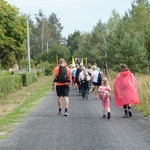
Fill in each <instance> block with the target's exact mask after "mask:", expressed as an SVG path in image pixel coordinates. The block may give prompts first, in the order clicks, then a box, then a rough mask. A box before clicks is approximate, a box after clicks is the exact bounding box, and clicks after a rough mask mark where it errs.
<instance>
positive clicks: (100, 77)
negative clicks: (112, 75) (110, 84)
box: [97, 72, 102, 85]
mask: <svg viewBox="0 0 150 150" xmlns="http://www.w3.org/2000/svg"><path fill="white" fill-rule="evenodd" d="M97 81H98V83H100V85H101V83H102V75H101V73H100V72H99V74H98V78H97Z"/></svg>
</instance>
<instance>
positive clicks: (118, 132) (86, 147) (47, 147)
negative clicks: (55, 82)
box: [0, 89, 150, 150]
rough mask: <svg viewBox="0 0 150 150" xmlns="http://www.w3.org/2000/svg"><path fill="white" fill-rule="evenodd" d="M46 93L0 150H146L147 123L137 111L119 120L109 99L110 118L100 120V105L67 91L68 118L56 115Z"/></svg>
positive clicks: (52, 95)
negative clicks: (68, 95) (68, 99)
mask: <svg viewBox="0 0 150 150" xmlns="http://www.w3.org/2000/svg"><path fill="white" fill-rule="evenodd" d="M57 111H58V109H57V102H56V94H55V92H53V91H50V92H49V93H48V94H47V95H46V96H45V97H44V98H43V100H42V101H41V103H40V105H39V106H38V107H36V108H35V109H34V110H33V111H32V112H31V113H30V114H29V115H28V116H27V117H26V118H25V119H24V120H23V122H22V123H20V124H19V125H18V126H17V127H16V129H15V130H14V131H13V132H12V133H11V134H10V136H9V137H8V138H7V139H4V140H1V141H0V150H149V148H150V122H149V120H148V119H147V118H144V117H143V116H142V115H141V114H140V113H139V112H136V111H135V110H134V111H133V116H132V118H123V117H122V116H123V115H124V113H123V109H122V108H116V107H115V106H114V102H113V100H111V111H112V118H111V119H110V120H107V119H102V111H101V103H100V101H99V100H95V99H94V93H90V95H89V99H82V98H81V96H79V95H78V93H77V92H76V91H75V90H74V89H71V91H70V107H69V113H70V115H69V116H68V117H65V116H63V115H61V116H60V115H57Z"/></svg>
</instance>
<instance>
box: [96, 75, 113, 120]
mask: <svg viewBox="0 0 150 150" xmlns="http://www.w3.org/2000/svg"><path fill="white" fill-rule="evenodd" d="M98 92H99V98H100V99H101V102H102V111H103V117H102V118H106V112H107V119H110V118H111V113H110V94H111V88H110V86H109V85H108V80H107V78H105V77H104V78H103V79H102V85H101V86H100V87H99V89H98Z"/></svg>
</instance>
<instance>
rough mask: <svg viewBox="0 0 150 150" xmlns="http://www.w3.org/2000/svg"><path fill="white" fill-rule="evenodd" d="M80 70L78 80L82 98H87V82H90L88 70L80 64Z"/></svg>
mask: <svg viewBox="0 0 150 150" xmlns="http://www.w3.org/2000/svg"><path fill="white" fill-rule="evenodd" d="M81 70H82V71H81V72H80V74H79V82H80V87H81V93H82V98H86V99H88V94H89V83H90V80H91V77H90V75H89V74H88V71H87V70H86V68H85V67H84V66H82V68H81Z"/></svg>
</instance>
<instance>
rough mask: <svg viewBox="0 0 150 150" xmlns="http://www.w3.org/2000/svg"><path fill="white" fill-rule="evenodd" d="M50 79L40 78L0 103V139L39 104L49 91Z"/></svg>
mask: <svg viewBox="0 0 150 150" xmlns="http://www.w3.org/2000/svg"><path fill="white" fill-rule="evenodd" d="M50 86H51V77H41V78H39V79H38V81H37V82H35V83H33V84H32V85H29V86H27V87H23V88H21V89H19V90H17V91H16V92H15V93H13V94H10V95H8V96H7V97H6V98H5V99H3V100H1V101H0V106H1V107H0V108H1V109H0V110H1V116H0V139H3V138H6V137H7V136H8V134H9V133H10V132H11V131H12V130H13V129H14V127H15V126H16V125H17V124H18V123H19V122H21V121H22V119H23V118H24V117H25V116H26V115H27V114H28V113H29V112H30V111H31V110H32V109H33V108H34V107H35V106H37V105H38V104H39V102H40V100H41V98H42V97H43V96H44V95H45V94H46V93H47V92H48V91H49V90H50Z"/></svg>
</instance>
